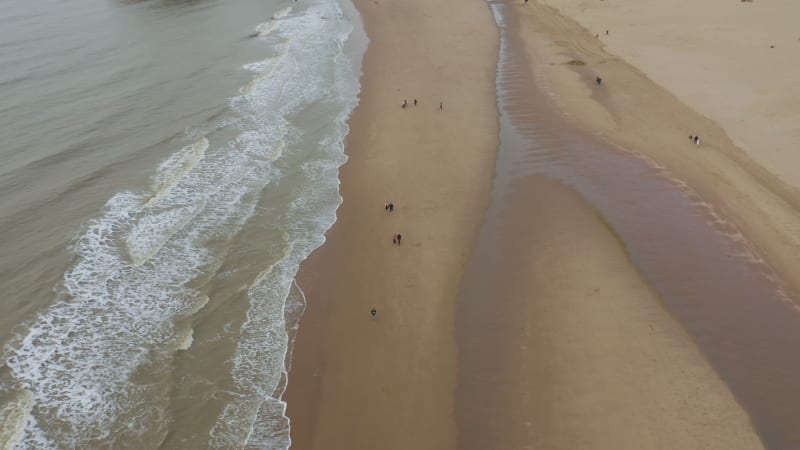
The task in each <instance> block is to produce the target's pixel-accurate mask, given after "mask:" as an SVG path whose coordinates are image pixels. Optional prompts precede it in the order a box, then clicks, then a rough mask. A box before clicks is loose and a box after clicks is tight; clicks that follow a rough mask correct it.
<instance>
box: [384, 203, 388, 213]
mask: <svg viewBox="0 0 800 450" xmlns="http://www.w3.org/2000/svg"><path fill="white" fill-rule="evenodd" d="M383 211H384V212H386V213H388V212H389V202H386V203H384V204H383Z"/></svg>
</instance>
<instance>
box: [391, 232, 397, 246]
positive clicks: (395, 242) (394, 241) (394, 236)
mask: <svg viewBox="0 0 800 450" xmlns="http://www.w3.org/2000/svg"><path fill="white" fill-rule="evenodd" d="M392 244H397V233H394V234H393V235H392Z"/></svg>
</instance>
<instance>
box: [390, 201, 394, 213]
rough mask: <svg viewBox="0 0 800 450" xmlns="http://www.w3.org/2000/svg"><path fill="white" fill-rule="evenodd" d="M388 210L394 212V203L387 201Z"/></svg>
mask: <svg viewBox="0 0 800 450" xmlns="http://www.w3.org/2000/svg"><path fill="white" fill-rule="evenodd" d="M389 212H394V203H392V202H389Z"/></svg>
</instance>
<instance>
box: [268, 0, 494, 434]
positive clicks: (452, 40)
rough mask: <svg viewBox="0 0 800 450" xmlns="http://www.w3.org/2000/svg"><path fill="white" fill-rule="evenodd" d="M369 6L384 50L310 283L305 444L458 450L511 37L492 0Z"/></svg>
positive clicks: (368, 77)
mask: <svg viewBox="0 0 800 450" xmlns="http://www.w3.org/2000/svg"><path fill="white" fill-rule="evenodd" d="M355 5H356V8H357V9H358V11H359V12H360V14H361V17H362V19H363V23H364V25H365V28H366V31H367V35H368V37H369V39H370V44H369V47H368V49H367V51H366V54H365V56H364V60H363V65H362V70H363V76H362V83H361V84H362V89H361V93H360V96H359V97H360V102H359V105H358V106H357V108H356V109H355V111H354V112H353V113H352V115H351V116H350V120H349V124H350V129H351V132H350V134H349V135H348V137H347V140H346V153H347V155H348V162H347V163H346V164H345V165H344V166H343V167H342V168H341V169H340V180H341V185H340V194H341V196H342V198H343V203H342V205H341V206H340V208H339V210H338V212H337V216H338V218H337V221H336V223H335V224H334V225H333V227H332V228H331V229H330V230H329V232H328V233H327V235H326V243H325V244H324V245H323V246H322V247H321V248H320V249H318V250H317V251H316V252H314V253H313V254H312V255H311V257H310V258H309V259H308V260H306V261H304V262H303V264H302V265H301V271H300V273H299V275H298V281H299V285H300V287H301V288H302V289H303V290H304V291H305V294H306V297H307V298H308V299H309V302H308V306H307V309H306V312H305V313H304V315H303V317H302V319H301V322H300V331H299V333H298V336H297V339H296V341H295V346H294V350H293V361H292V370H291V375H290V382H289V384H288V389H287V392H286V395H285V396H284V399H285V400H286V402H287V404H288V408H287V415H288V416H289V417H290V420H291V433H292V445H293V447H294V448H300V449H310V448H326V449H337V448H341V449H353V448H374V447H375V445H376V443H377V442H381V445H382V447H383V448H398V449H400V448H427V447H433V448H453V447H454V446H455V419H454V416H453V411H454V407H453V392H454V390H455V383H456V347H455V307H456V297H457V291H458V285H459V282H460V279H461V276H462V272H463V269H464V267H465V266H466V264H467V261H468V258H469V256H470V254H469V253H470V248H471V245H472V244H473V242H474V241H475V238H476V236H477V232H478V229H479V226H480V223H481V220H482V218H483V213H484V211H485V208H486V207H487V205H488V201H489V192H490V189H491V180H492V177H493V175H494V160H495V156H496V151H497V139H498V132H497V126H498V123H497V114H496V108H497V105H496V102H495V87H494V81H495V69H496V60H497V55H496V51H497V48H496V45H497V29H496V26H495V24H494V21H493V20H492V17H491V14H490V13H489V11H488V7H487V5H486V3H484V2H482V1H479V0H474V1H470V2H466V3H460V4H458V5H457V6H456V4H455V3H430V2H424V1H420V0H415V1H413V2H403V3H402V4H397V3H388V2H382V1H366V0H362V1H356V2H355ZM442 17H448V18H449V20H448V21H446V22H443V21H442V20H441V18H442ZM432 43H436V45H432ZM452 80H458V83H453V82H452ZM415 98H416V99H417V100H419V104H418V105H417V106H414V105H413V104H412V102H413V100H414V99H415ZM403 99H407V100H408V102H409V103H410V105H409V107H408V108H407V109H402V108H400V105H401V103H402V102H403ZM439 102H443V109H441V110H440V108H439ZM386 201H392V202H393V203H394V204H395V205H396V210H395V212H394V213H392V214H390V215H387V214H385V213H384V212H383V205H384V202H386ZM394 232H400V233H401V234H403V236H404V237H403V241H402V245H401V246H399V247H398V246H394V245H393V244H392V242H391V236H392V233H394ZM373 307H374V308H376V309H377V318H376V320H370V315H369V311H370V309H371V308H373Z"/></svg>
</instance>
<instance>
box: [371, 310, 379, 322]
mask: <svg viewBox="0 0 800 450" xmlns="http://www.w3.org/2000/svg"><path fill="white" fill-rule="evenodd" d="M369 315H370V316H372V320H375V317H376V316H377V315H378V310H377V309H375V308H372V309H370V310H369Z"/></svg>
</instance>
